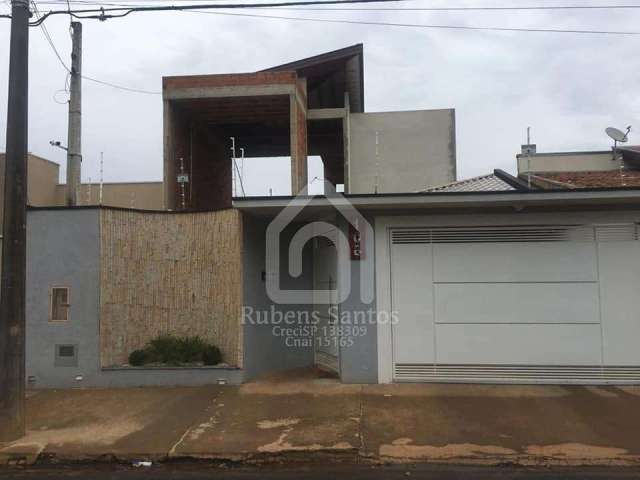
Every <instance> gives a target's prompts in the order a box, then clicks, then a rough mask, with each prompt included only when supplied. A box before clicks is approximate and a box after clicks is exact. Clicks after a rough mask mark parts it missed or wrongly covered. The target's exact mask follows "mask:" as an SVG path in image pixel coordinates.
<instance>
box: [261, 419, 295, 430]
mask: <svg viewBox="0 0 640 480" xmlns="http://www.w3.org/2000/svg"><path fill="white" fill-rule="evenodd" d="M298 423H300V419H299V418H279V419H278V420H261V421H259V422H258V423H257V425H258V428H261V429H263V430H268V429H271V428H281V427H291V426H293V425H297V424H298Z"/></svg>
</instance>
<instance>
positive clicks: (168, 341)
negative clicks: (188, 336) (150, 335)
mask: <svg viewBox="0 0 640 480" xmlns="http://www.w3.org/2000/svg"><path fill="white" fill-rule="evenodd" d="M145 350H147V353H148V354H149V357H150V359H151V361H153V362H160V363H167V364H169V365H178V364H180V362H181V361H182V358H181V354H180V350H181V349H180V340H179V339H178V338H176V337H174V336H173V335H160V336H159V337H156V338H154V339H153V340H151V341H150V342H149V343H148V344H147V346H146V348H145Z"/></svg>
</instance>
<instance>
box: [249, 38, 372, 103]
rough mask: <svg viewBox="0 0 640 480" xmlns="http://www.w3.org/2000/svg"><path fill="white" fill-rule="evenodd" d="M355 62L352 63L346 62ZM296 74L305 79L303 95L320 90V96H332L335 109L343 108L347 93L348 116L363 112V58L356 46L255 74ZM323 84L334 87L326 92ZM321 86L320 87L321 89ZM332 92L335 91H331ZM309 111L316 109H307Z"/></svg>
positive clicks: (358, 46) (326, 89) (360, 45)
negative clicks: (306, 92)
mask: <svg viewBox="0 0 640 480" xmlns="http://www.w3.org/2000/svg"><path fill="white" fill-rule="evenodd" d="M352 59H356V60H355V62H350V61H351V60H352ZM289 71H292V72H297V74H298V76H301V77H305V78H306V79H307V91H308V92H309V94H311V95H312V92H313V91H314V90H315V89H316V88H321V89H322V90H323V91H322V96H324V97H326V96H327V95H329V96H335V97H336V98H335V99H333V102H334V103H335V102H337V103H336V106H337V105H338V104H340V106H342V104H343V98H344V92H345V91H348V92H349V101H350V106H351V111H352V112H357V113H360V112H364V55H363V45H362V43H358V44H355V45H351V46H349V47H345V48H340V49H338V50H333V51H331V52H326V53H321V54H320V55H314V56H313V57H308V58H304V59H302V60H296V61H294V62H289V63H285V64H282V65H278V66H276V67H270V68H266V69H264V70H260V72H258V73H265V72H266V73H270V72H289ZM327 81H330V83H334V84H336V85H335V87H334V88H333V89H331V88H329V89H328V88H326V85H324V84H326V83H327ZM323 85H324V87H323ZM333 90H335V91H333ZM311 108H316V107H314V106H313V105H311Z"/></svg>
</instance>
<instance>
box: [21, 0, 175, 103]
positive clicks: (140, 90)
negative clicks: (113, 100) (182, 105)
mask: <svg viewBox="0 0 640 480" xmlns="http://www.w3.org/2000/svg"><path fill="white" fill-rule="evenodd" d="M31 3H32V5H33V12H34V14H35V16H36V18H40V12H39V11H38V6H37V5H36V2H35V1H33V0H32V2H31ZM40 27H41V29H42V34H43V35H44V37H45V38H46V40H47V42H48V43H49V45H50V46H51V49H52V50H53V53H55V55H56V57H57V58H58V60H59V61H60V64H61V65H62V67H63V68H64V69H65V70H66V71H67V79H66V80H65V91H68V87H67V85H66V83H67V80H68V78H69V77H68V74H70V73H71V70H69V67H67V64H66V63H65V62H64V60H62V56H61V55H60V53H59V52H58V49H57V48H56V46H55V44H54V43H53V40H52V38H51V35H50V34H49V31H48V30H47V27H46V25H45V24H44V23H41V24H40ZM80 77H82V78H83V79H85V80H89V81H90V82H94V83H98V84H100V85H104V86H107V87H112V88H117V89H119V90H125V91H127V92H133V93H144V94H148V95H162V92H153V91H150V90H142V89H139V88H131V87H125V86H123V85H118V84H115V83H111V82H105V81H104V80H98V79H97V78H93V77H89V76H87V75H80Z"/></svg>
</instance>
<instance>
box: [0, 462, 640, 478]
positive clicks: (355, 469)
mask: <svg viewBox="0 0 640 480" xmlns="http://www.w3.org/2000/svg"><path fill="white" fill-rule="evenodd" d="M85 478H86V479H91V480H205V479H207V480H209V479H211V480H254V479H256V480H257V479H260V480H300V479H305V480H327V479H345V480H346V479H348V480H400V479H402V480H407V479H414V480H415V479H426V480H462V479H464V480H493V479H496V480H574V479H575V480H578V479H579V480H609V479H610V480H615V479H638V478H640V474H638V470H631V469H628V468H627V469H620V468H618V469H614V468H609V469H602V468H581V469H547V468H540V469H525V468H514V467H497V468H489V467H485V468H480V467H454V466H433V465H393V466H383V467H380V466H367V465H359V466H352V465H342V466H340V465H338V466H332V467H330V468H326V467H318V466H298V467H295V468H283V467H278V468H275V467H263V468H251V469H248V468H242V469H224V468H215V467H209V466H207V465H203V464H201V465H181V466H159V467H151V468H146V469H142V470H141V469H132V468H126V467H104V466H103V467H98V468H91V469H89V468H79V467H75V468H58V469H51V468H31V469H27V470H0V479H1V480H5V479H7V480H8V479H11V480H35V479H38V480H68V479H78V480H81V479H85Z"/></svg>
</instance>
